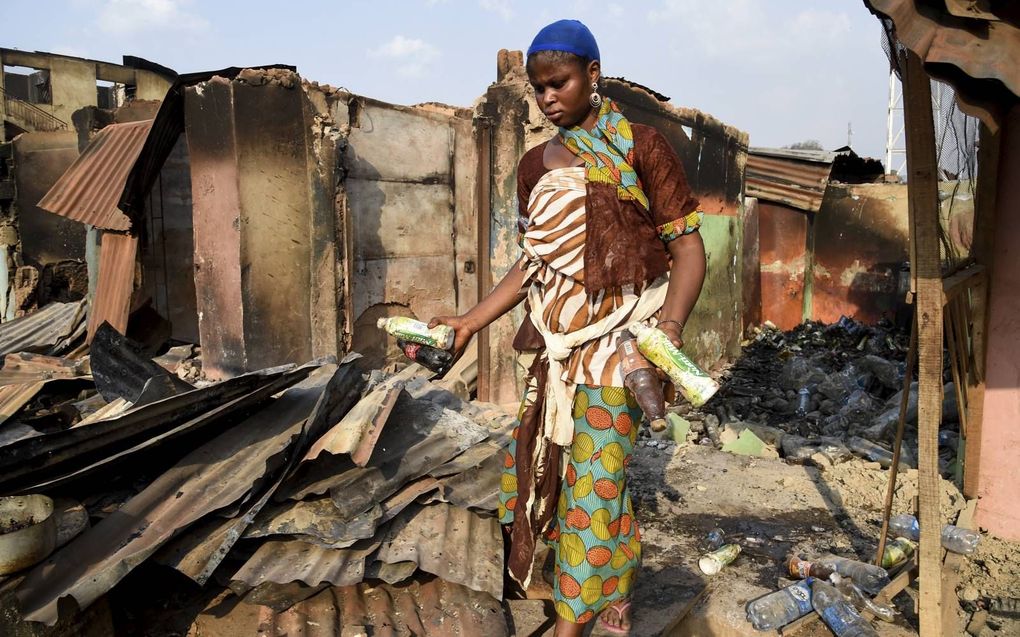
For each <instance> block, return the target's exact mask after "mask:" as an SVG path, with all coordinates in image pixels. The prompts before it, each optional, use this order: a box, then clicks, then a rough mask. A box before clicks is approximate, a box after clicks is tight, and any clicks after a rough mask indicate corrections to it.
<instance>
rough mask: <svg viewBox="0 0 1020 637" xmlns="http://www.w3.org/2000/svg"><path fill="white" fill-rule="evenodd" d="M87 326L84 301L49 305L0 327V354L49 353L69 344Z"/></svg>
mask: <svg viewBox="0 0 1020 637" xmlns="http://www.w3.org/2000/svg"><path fill="white" fill-rule="evenodd" d="M84 324H85V301H79V302H77V303H50V304H49V305H46V306H44V307H42V308H41V309H39V310H36V311H35V312H33V313H31V314H29V315H28V316H22V317H21V318H16V319H14V320H13V321H10V322H8V323H4V324H2V325H0V354H10V353H12V352H49V353H52V352H53V350H54V349H58V348H59V346H60V344H61V343H67V342H68V341H70V340H71V339H72V338H73V336H74V334H75V333H76V331H77V330H78V328H79V327H82V326H84Z"/></svg>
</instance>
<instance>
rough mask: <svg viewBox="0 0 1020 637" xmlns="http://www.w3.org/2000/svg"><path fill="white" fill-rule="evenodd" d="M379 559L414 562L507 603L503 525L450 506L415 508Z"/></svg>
mask: <svg viewBox="0 0 1020 637" xmlns="http://www.w3.org/2000/svg"><path fill="white" fill-rule="evenodd" d="M375 559H376V560H377V561H380V562H385V563H387V564H398V563H400V562H414V563H416V564H417V565H418V568H420V569H421V570H423V571H426V572H428V573H432V574H433V575H438V576H439V577H441V578H442V579H444V580H446V581H448V582H454V583H456V584H462V585H464V586H467V587H468V588H470V589H472V590H476V591H481V592H485V593H489V594H490V595H492V596H494V597H495V598H496V599H502V598H503V537H502V535H501V532H500V530H499V521H498V520H496V518H495V517H494V516H491V515H488V516H483V515H481V514H478V513H475V512H474V511H469V510H467V509H462V508H460V507H456V506H453V505H450V504H443V503H438V504H431V505H428V506H425V507H421V508H417V507H414V508H409V509H406V510H404V512H402V513H401V514H400V515H398V516H397V517H396V518H395V519H394V520H393V522H392V523H391V524H390V526H389V528H388V529H387V531H386V534H385V536H384V538H383V542H382V546H380V547H379V551H378V552H377V553H376V555H375Z"/></svg>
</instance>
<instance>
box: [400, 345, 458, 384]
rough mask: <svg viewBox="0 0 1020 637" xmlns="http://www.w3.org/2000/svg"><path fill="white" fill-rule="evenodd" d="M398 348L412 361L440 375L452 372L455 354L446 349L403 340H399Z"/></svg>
mask: <svg viewBox="0 0 1020 637" xmlns="http://www.w3.org/2000/svg"><path fill="white" fill-rule="evenodd" d="M397 347H399V348H400V351H402V352H403V353H404V356H406V357H407V358H409V359H410V360H413V361H414V362H416V363H418V364H419V365H421V366H422V367H424V368H425V369H428V370H430V371H433V372H435V373H437V374H440V375H442V374H445V373H446V372H448V371H450V366H451V365H452V364H453V354H451V353H450V352H448V351H446V350H445V349H438V348H436V347H430V346H428V345H422V344H421V343H412V342H411V341H405V340H403V339H397Z"/></svg>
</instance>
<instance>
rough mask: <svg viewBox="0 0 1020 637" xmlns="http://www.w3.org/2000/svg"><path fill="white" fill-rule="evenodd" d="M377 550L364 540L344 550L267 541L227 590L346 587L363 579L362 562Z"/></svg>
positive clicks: (236, 591) (292, 542) (235, 575)
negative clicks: (294, 585) (299, 585)
mask: <svg viewBox="0 0 1020 637" xmlns="http://www.w3.org/2000/svg"><path fill="white" fill-rule="evenodd" d="M377 548H379V541H378V540H367V541H365V542H362V543H360V544H359V545H357V546H353V547H351V548H347V549H331V548H326V547H322V546H318V545H316V544H312V543H310V542H302V541H300V540H270V541H268V542H266V543H264V544H263V545H262V546H260V547H259V548H258V550H256V551H255V555H253V556H252V557H251V559H250V560H248V561H247V562H245V564H244V566H242V567H241V568H240V569H238V571H237V572H236V573H235V574H234V575H233V577H232V578H231V586H230V588H231V589H232V590H233V591H234V592H235V593H239V594H243V592H245V591H247V590H250V589H252V588H255V587H257V586H260V585H262V584H266V583H273V584H290V583H291V582H297V581H300V582H304V583H305V584H309V585H311V586H316V585H318V584H322V583H324V582H328V583H330V584H332V585H334V586H350V585H352V584H357V583H358V582H360V581H362V580H364V579H365V560H367V559H368V557H369V556H370V555H371V554H372V553H373V552H375V550H376V549H377Z"/></svg>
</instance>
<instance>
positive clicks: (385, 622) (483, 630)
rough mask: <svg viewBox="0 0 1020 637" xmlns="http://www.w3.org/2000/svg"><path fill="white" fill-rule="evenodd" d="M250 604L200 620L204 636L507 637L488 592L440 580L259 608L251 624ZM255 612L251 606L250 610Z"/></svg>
mask: <svg viewBox="0 0 1020 637" xmlns="http://www.w3.org/2000/svg"><path fill="white" fill-rule="evenodd" d="M245 606H246V605H244V604H242V605H238V606H236V607H234V609H233V610H232V611H230V612H229V613H228V614H227V615H225V616H222V617H218V616H215V615H214V614H213V613H203V614H202V615H200V616H199V619H198V622H196V627H197V628H198V632H199V633H200V634H218V631H219V630H220V628H219V626H220V624H219V622H221V621H222V622H226V624H225V625H229V626H231V627H236V626H239V625H240V626H241V628H240V629H239V630H241V631H244V633H245V634H252V635H254V634H258V635H260V636H261V637H284V636H286V637H344V636H347V635H359V634H368V635H372V636H373V637H407V636H409V635H443V636H444V637H479V636H483V637H508V636H509V634H510V633H509V630H508V628H507V624H506V619H505V617H504V615H503V609H502V607H501V606H500V603H499V602H498V601H497V600H496V599H494V598H493V597H491V596H490V595H487V594H485V593H479V592H477V591H473V590H471V589H469V588H467V587H466V586H458V585H457V584H451V583H449V582H444V581H443V580H441V579H438V578H427V579H424V581H419V580H415V581H411V582H408V583H406V584H400V585H389V584H382V585H372V584H366V583H361V584H358V585H357V586H344V587H329V588H327V589H325V590H323V591H321V592H318V593H317V594H315V595H313V596H312V597H309V598H307V599H305V600H304V601H300V602H299V603H297V604H295V605H294V606H292V607H291V608H289V609H288V610H285V611H283V612H276V611H274V610H273V609H272V608H270V607H268V606H259V607H257V615H255V616H254V617H251V619H250V622H249V623H243V622H240V621H239V619H240V618H242V617H245V618H247V617H248V610H247V608H246V607H245ZM249 608H250V607H249Z"/></svg>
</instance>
